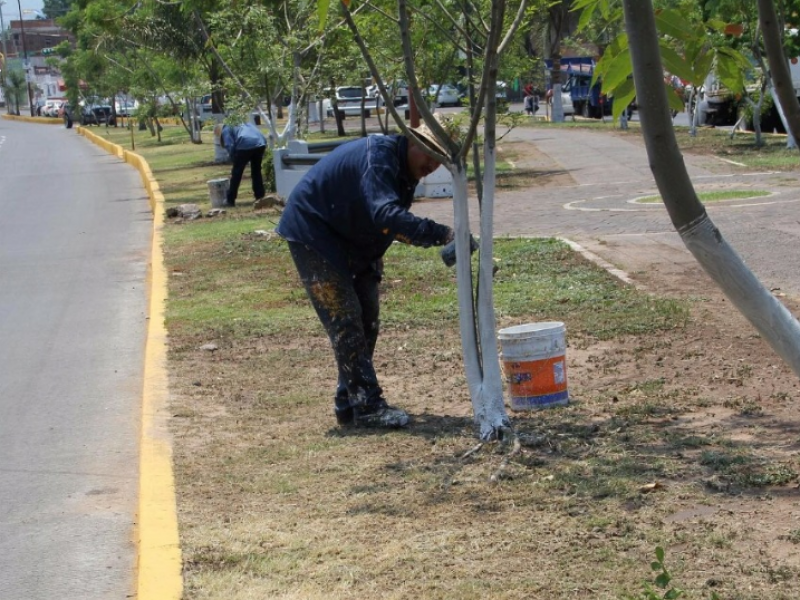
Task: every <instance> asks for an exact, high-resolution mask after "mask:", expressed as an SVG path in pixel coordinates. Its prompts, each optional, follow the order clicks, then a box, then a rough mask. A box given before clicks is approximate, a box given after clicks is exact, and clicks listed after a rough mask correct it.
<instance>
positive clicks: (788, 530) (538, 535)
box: [172, 153, 800, 600]
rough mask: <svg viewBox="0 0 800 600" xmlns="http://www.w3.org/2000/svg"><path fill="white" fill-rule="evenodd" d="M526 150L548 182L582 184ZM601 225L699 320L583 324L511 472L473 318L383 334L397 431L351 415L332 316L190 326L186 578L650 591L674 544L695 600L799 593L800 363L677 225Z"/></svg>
mask: <svg viewBox="0 0 800 600" xmlns="http://www.w3.org/2000/svg"><path fill="white" fill-rule="evenodd" d="M525 156H526V157H527V158H526V160H527V161H529V164H527V165H525V168H530V169H531V170H532V171H533V172H532V173H531V175H530V176H531V177H532V178H533V179H534V180H537V181H538V182H539V183H538V185H553V186H559V185H565V184H567V183H568V179H569V176H568V175H566V174H564V173H563V172H562V171H561V170H560V169H559V167H558V165H553V164H551V165H549V166H542V164H541V162H540V163H537V162H536V160H532V159H531V158H530V157H531V155H530V154H528V153H526V154H525ZM540 160H541V161H545V162H546V157H540ZM537 169H538V171H537ZM582 243H583V244H584V245H585V246H586V247H587V249H588V250H590V251H592V252H594V253H596V254H598V255H600V256H602V257H603V258H604V259H606V260H607V261H609V262H610V263H612V264H614V265H615V266H617V267H619V268H621V269H624V270H625V271H626V272H627V273H628V275H629V276H630V278H631V280H632V281H633V282H634V284H635V285H637V286H638V287H640V288H642V289H643V290H645V291H647V292H648V293H654V294H658V295H662V296H672V297H675V298H680V299H683V300H686V301H688V302H689V304H690V307H691V316H690V318H689V321H688V323H687V325H686V326H685V327H683V328H675V329H673V330H670V331H666V332H663V333H658V334H648V335H646V336H631V337H627V338H616V339H613V340H610V341H599V340H597V339H595V338H592V337H590V336H569V327H568V342H569V347H568V351H567V362H568V380H569V388H570V394H571V403H570V405H568V406H567V407H563V408H554V409H550V410H545V411H538V412H533V413H516V414H514V423H515V427H516V429H517V431H518V433H519V434H520V436H521V437H522V439H523V441H524V446H523V452H522V453H521V454H520V455H519V456H517V457H514V458H513V459H512V460H510V462H509V463H508V464H507V466H506V467H505V468H504V469H502V470H501V469H500V467H501V465H502V464H503V462H504V460H506V459H507V457H508V451H507V449H504V448H502V447H500V446H496V447H495V446H491V447H486V448H484V449H482V450H481V451H480V452H477V453H475V454H472V455H470V456H469V457H466V454H467V452H468V451H469V450H470V449H471V448H473V447H474V445H475V442H476V439H475V437H474V430H473V427H472V423H471V414H472V410H471V406H470V402H469V398H468V395H467V392H466V386H465V383H464V377H463V370H462V364H461V356H460V347H459V340H458V336H457V332H456V331H453V330H451V329H447V328H443V329H435V328H432V329H430V330H414V329H404V328H389V329H387V330H385V331H384V332H383V334H382V336H381V338H380V340H379V344H378V348H377V350H376V366H377V369H378V372H379V374H380V376H381V378H382V384H383V386H384V390H385V392H386V396H387V398H388V399H389V400H390V401H391V402H394V403H397V404H399V405H401V406H403V407H404V408H406V409H407V410H408V411H409V412H410V414H411V415H412V419H413V420H412V425H411V427H410V428H409V429H408V430H404V431H398V432H389V433H375V432H365V431H357V430H346V429H344V430H343V429H339V428H337V427H336V426H335V424H334V421H333V418H332V415H331V414H330V404H331V395H332V386H333V382H334V381H335V374H334V368H333V363H332V357H331V353H330V349H329V346H328V342H327V340H326V339H325V338H324V336H323V335H322V332H321V330H319V329H316V328H314V327H311V328H308V327H304V326H301V327H298V332H297V335H296V336H295V337H293V338H291V339H287V338H286V337H285V336H273V335H270V334H269V333H267V334H265V335H259V336H257V337H253V338H252V339H248V340H247V341H245V342H237V343H234V344H222V345H221V346H220V347H219V349H218V350H217V351H215V352H208V351H202V350H199V349H198V347H199V343H198V342H200V341H202V340H178V341H179V343H177V344H176V346H175V348H174V350H173V355H172V366H173V373H174V374H175V375H174V377H173V392H174V403H173V412H174V415H175V418H174V419H173V425H172V427H173V433H174V435H175V460H176V475H177V483H178V492H179V515H180V524H181V540H182V547H183V550H184V566H185V569H184V570H185V577H186V597H187V598H225V599H226V600H229V599H238V598H293V599H294V598H297V599H309V600H314V599H318V598H319V599H322V598H325V599H338V598H367V597H371V598H382V599H410V598H414V599H472V598H475V599H477V598H481V599H484V598H503V599H510V598H514V599H522V598H525V599H531V598H533V599H542V600H551V599H561V598H581V599H582V598H592V599H607V600H611V599H617V598H624V597H633V596H635V597H636V598H639V596H638V595H637V594H639V593H641V591H642V581H643V580H645V579H648V580H651V581H652V578H653V574H652V573H651V571H650V567H649V564H650V561H651V560H653V558H654V556H653V551H654V548H655V547H656V546H662V547H664V548H665V549H666V552H667V563H668V565H669V568H670V571H671V572H672V575H673V577H674V580H673V584H674V585H676V586H678V587H681V588H684V589H686V590H687V591H688V597H689V598H710V597H711V595H712V593H716V594H718V597H719V598H721V599H726V600H734V599H737V600H756V599H764V598H770V599H785V600H789V599H795V598H796V597H797V594H796V589H797V585H798V580H800V505H798V500H799V499H800V488H799V487H798V473H800V461H799V460H798V449H800V417H798V414H797V410H796V403H797V400H798V383H799V382H798V379H797V377H796V376H795V375H794V374H793V373H791V371H790V370H789V369H788V368H787V367H786V366H785V365H784V364H783V363H782V362H781V360H780V359H779V358H778V357H777V356H776V355H775V354H774V352H773V351H772V350H771V349H770V348H769V347H768V346H767V345H766V343H765V342H764V341H763V340H762V339H761V338H760V336H759V335H758V334H757V333H756V332H755V330H754V329H753V328H752V327H751V326H750V325H749V324H748V323H747V322H746V321H745V320H744V318H743V317H741V316H740V315H739V313H738V311H736V310H735V309H734V308H733V307H732V306H731V305H730V303H729V302H728V301H727V300H726V299H725V298H724V297H723V296H722V294H721V293H720V292H719V291H718V290H717V288H716V287H715V286H714V285H713V284H712V283H711V282H710V280H709V279H708V278H707V277H706V276H705V275H704V274H703V273H702V272H700V270H699V267H697V266H696V264H695V263H694V262H693V261H692V260H691V259H690V258H688V256H687V255H686V254H685V252H683V250H682V248H681V247H680V244H679V242H676V240H675V239H674V238H672V237H671V236H669V235H666V234H665V235H651V236H644V237H634V236H606V237H603V238H591V239H586V240H582ZM276 268H283V267H276ZM385 288H386V289H385V290H384V291H385V293H387V294H391V293H392V289H391V288H392V284H391V280H389V281H387V282H386V285H385ZM775 293H776V294H778V295H780V291H779V290H775ZM781 299H782V300H783V301H784V302H786V303H787V305H788V306H789V307H790V308H791V309H792V310H793V312H795V314H796V312H797V309H798V306H799V305H798V304H797V303H796V302H794V301H793V300H791V299H789V298H786V297H782V298H781ZM298 302H304V299H303V298H302V295H300V296H298ZM539 317H540V316H539V315H531V320H542V319H541V318H539ZM510 324H511V323H502V322H501V323H499V324H498V325H499V326H501V327H502V326H505V325H510ZM514 324H516V323H514ZM498 473H501V477H500V479H499V481H498V482H496V483H489V477H490V476H491V475H492V474H498Z"/></svg>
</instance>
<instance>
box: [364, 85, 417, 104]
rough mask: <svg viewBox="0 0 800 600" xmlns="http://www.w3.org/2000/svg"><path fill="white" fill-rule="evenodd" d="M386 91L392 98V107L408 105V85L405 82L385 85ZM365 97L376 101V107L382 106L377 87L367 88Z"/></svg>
mask: <svg viewBox="0 0 800 600" xmlns="http://www.w3.org/2000/svg"><path fill="white" fill-rule="evenodd" d="M386 85H387V90H388V91H389V93H390V94H393V96H394V105H395V106H403V105H404V104H408V85H407V84H406V82H405V81H397V82H395V83H394V84H386ZM367 97H368V98H370V99H375V100H378V105H379V106H383V105H384V102H383V98H382V97H381V92H380V90H379V89H378V86H377V85H371V86H369V87H368V88H367Z"/></svg>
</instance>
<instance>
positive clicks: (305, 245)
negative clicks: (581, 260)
mask: <svg viewBox="0 0 800 600" xmlns="http://www.w3.org/2000/svg"><path fill="white" fill-rule="evenodd" d="M412 132H413V133H412V134H410V135H409V136H403V135H386V136H369V137H365V138H361V139H359V140H356V141H352V142H348V143H346V144H343V145H341V146H339V147H338V148H336V150H334V151H333V152H331V153H330V154H328V155H326V156H325V157H324V158H323V159H322V160H320V161H319V162H318V163H317V164H316V165H314V166H313V167H312V168H311V169H310V170H309V171H308V173H306V175H305V176H304V177H303V179H302V180H301V181H300V183H298V184H297V186H296V187H295V188H294V190H293V191H292V193H291V194H290V195H289V200H288V202H287V204H286V209H285V210H284V212H283V215H282V216H281V220H280V223H278V227H277V230H276V231H277V232H278V234H280V235H281V236H282V237H283V238H284V239H286V240H287V241H288V243H289V251H290V252H291V254H292V259H293V260H294V263H295V266H296V267H297V271H298V273H299V274H300V280H301V281H302V282H303V285H304V286H305V289H306V292H307V294H308V297H309V298H310V300H311V303H312V305H313V306H314V309H315V310H316V312H317V315H318V317H319V319H320V321H321V322H322V325H323V326H324V328H325V331H326V332H327V334H328V337H329V339H330V342H331V345H332V346H333V353H334V356H335V358H336V363H337V366H338V367H339V376H338V382H337V387H336V394H335V396H334V414H335V416H336V420H337V421H338V423H339V424H340V425H354V426H357V427H384V428H386V427H388V428H392V427H405V426H406V425H407V424H408V421H409V418H408V415H407V414H406V412H405V411H404V410H402V409H400V408H395V407H393V406H390V405H389V404H388V403H387V402H386V400H385V399H384V397H383V390H382V389H381V387H380V385H379V384H378V377H377V375H376V374H375V366H374V365H373V363H372V356H373V352H374V351H375V343H376V342H377V339H378V329H379V326H378V325H379V323H378V315H379V298H378V295H379V289H380V283H381V279H382V277H383V255H384V253H385V252H386V251H387V250H388V249H389V247H390V246H391V245H392V243H393V242H395V241H398V242H402V243H405V244H412V245H414V246H423V247H426V248H427V247H429V246H443V245H446V244H448V243H450V242H452V241H453V230H452V229H451V228H450V227H448V226H446V225H441V224H439V223H436V222H434V221H431V220H430V219H424V218H420V217H417V216H415V215H414V214H412V213H411V212H410V208H411V202H412V201H413V200H414V190H415V188H416V187H417V183H418V181H419V180H420V179H422V178H423V177H425V176H426V175H430V174H431V173H433V172H434V171H435V170H436V169H437V168H438V167H439V161H438V160H436V159H435V158H433V157H431V156H429V155H428V154H426V153H425V152H424V150H422V146H423V145H425V146H427V147H428V148H430V149H432V150H434V151H436V152H438V153H440V154H444V155H447V149H446V148H444V147H443V146H442V145H441V144H440V143H439V142H438V141H437V140H436V138H435V137H434V136H433V134H432V133H431V132H430V130H429V129H428V128H427V127H426V126H425V125H421V126H420V127H419V128H417V129H415V130H412Z"/></svg>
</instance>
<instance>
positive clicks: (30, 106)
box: [17, 0, 35, 117]
mask: <svg viewBox="0 0 800 600" xmlns="http://www.w3.org/2000/svg"><path fill="white" fill-rule="evenodd" d="M17 6H18V7H19V26H20V29H21V30H22V54H23V55H24V56H25V83H26V84H27V85H28V109H29V110H30V111H31V116H32V117H33V116H35V115H34V114H33V95H32V94H31V71H30V67H31V66H30V65H29V64H28V47H27V45H26V44H25V20H24V19H23V18H22V4H20V0H17Z"/></svg>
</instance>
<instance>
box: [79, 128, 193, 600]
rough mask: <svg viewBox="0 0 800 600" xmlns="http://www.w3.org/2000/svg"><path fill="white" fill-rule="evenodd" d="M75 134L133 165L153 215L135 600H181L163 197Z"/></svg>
mask: <svg viewBox="0 0 800 600" xmlns="http://www.w3.org/2000/svg"><path fill="white" fill-rule="evenodd" d="M76 130H77V132H78V133H79V134H81V135H83V136H84V137H86V138H87V139H89V140H90V141H92V142H93V143H95V144H97V145H98V146H100V147H102V148H104V149H106V150H107V151H108V152H110V153H111V154H115V155H116V156H119V157H120V158H122V159H123V160H125V162H127V163H128V164H130V165H131V166H133V167H134V168H135V169H136V170H137V171H139V175H140V176H141V178H142V183H143V184H144V186H145V188H146V189H147V194H148V196H149V198H150V208H151V210H152V211H153V240H152V249H151V254H150V271H149V273H148V275H149V309H148V315H149V321H148V327H147V341H146V344H145V362H144V390H143V393H142V429H141V438H140V446H141V447H140V459H139V518H138V530H137V534H138V535H137V536H136V538H137V539H136V541H137V559H136V564H137V577H136V598H137V600H180V598H181V596H182V595H183V578H182V574H181V567H182V564H181V548H180V540H179V538H178V516H177V513H176V503H175V478H174V474H173V471H172V444H171V438H170V435H169V430H168V427H167V421H168V418H169V414H168V412H167V398H168V397H169V387H168V379H167V332H166V329H165V327H164V303H165V301H166V298H167V274H166V269H165V268H164V256H163V251H162V250H163V228H164V196H163V194H162V193H161V191H160V190H159V188H158V182H157V181H156V180H155V178H154V177H153V174H152V172H151V171H150V166H149V165H148V164H147V161H146V160H145V159H144V158H143V157H142V156H141V155H139V154H135V153H133V152H130V151H128V150H123V148H122V147H121V146H118V145H117V144H112V143H111V142H109V141H108V140H105V139H103V138H102V137H100V136H98V135H96V134H94V133H92V132H90V131H88V130H87V129H86V128H85V127H77V128H76Z"/></svg>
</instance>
